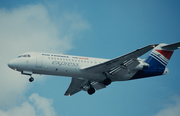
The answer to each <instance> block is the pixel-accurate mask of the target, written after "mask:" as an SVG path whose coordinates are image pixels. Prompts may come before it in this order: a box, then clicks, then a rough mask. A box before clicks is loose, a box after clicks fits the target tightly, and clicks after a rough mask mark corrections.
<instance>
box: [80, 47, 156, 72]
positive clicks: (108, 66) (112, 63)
mask: <svg viewBox="0 0 180 116" xmlns="http://www.w3.org/2000/svg"><path fill="white" fill-rule="evenodd" d="M156 46H157V44H153V45H148V46H145V47H143V48H140V49H137V50H135V51H133V52H130V53H128V54H125V55H123V56H120V57H117V58H114V59H112V60H109V61H107V62H104V63H101V64H98V65H94V66H91V67H88V68H85V69H83V70H87V71H92V72H95V73H103V72H109V71H111V70H113V69H114V68H116V67H119V66H124V65H126V64H130V63H133V62H137V58H138V57H140V56H142V55H143V54H145V53H147V52H148V51H150V50H151V49H152V48H154V47H156ZM137 65H138V63H136V66H137ZM136 66H134V67H136Z"/></svg>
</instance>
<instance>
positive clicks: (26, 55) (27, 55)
mask: <svg viewBox="0 0 180 116" xmlns="http://www.w3.org/2000/svg"><path fill="white" fill-rule="evenodd" d="M21 57H31V56H30V55H29V54H25V55H20V56H18V57H17V58H21Z"/></svg>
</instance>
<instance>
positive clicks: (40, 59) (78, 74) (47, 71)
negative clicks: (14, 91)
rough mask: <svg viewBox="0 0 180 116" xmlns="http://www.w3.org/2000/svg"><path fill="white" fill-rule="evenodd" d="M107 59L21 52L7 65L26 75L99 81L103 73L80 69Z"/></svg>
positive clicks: (124, 78) (119, 79)
mask: <svg viewBox="0 0 180 116" xmlns="http://www.w3.org/2000/svg"><path fill="white" fill-rule="evenodd" d="M25 55H26V56H28V55H29V57H24V56H25ZM108 60H109V59H100V58H92V57H81V56H72V55H63V54H50V53H39V52H29V53H25V54H22V55H20V56H19V57H18V58H16V59H13V60H12V61H10V62H9V63H8V66H9V67H10V68H12V69H14V70H16V71H20V72H21V73H22V74H26V75H32V74H44V75H56V76H67V77H74V78H84V79H88V80H91V79H92V80H96V81H100V80H102V79H105V78H106V77H105V75H104V74H99V73H93V72H88V71H85V70H82V69H84V68H87V67H90V66H94V65H98V64H101V63H103V62H106V61H108ZM139 60H140V59H139ZM137 71H138V70H134V71H131V73H130V74H127V75H125V76H124V77H123V78H122V77H121V78H120V77H119V78H118V77H117V78H116V79H115V80H112V81H123V80H128V79H130V78H131V77H132V76H133V75H134V74H135V73H136V72H137ZM117 76H118V75H117ZM99 77H100V78H99Z"/></svg>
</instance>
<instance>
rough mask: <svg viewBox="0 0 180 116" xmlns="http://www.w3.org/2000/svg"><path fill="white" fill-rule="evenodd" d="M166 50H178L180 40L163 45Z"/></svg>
mask: <svg viewBox="0 0 180 116" xmlns="http://www.w3.org/2000/svg"><path fill="white" fill-rule="evenodd" d="M162 48H163V49H164V50H176V49H179V48H180V42H177V43H173V44H169V45H165V46H163V47H162Z"/></svg>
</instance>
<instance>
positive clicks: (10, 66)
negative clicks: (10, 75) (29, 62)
mask: <svg viewBox="0 0 180 116" xmlns="http://www.w3.org/2000/svg"><path fill="white" fill-rule="evenodd" d="M8 67H9V68H12V69H14V68H16V63H15V61H14V60H11V61H9V62H8Z"/></svg>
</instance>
